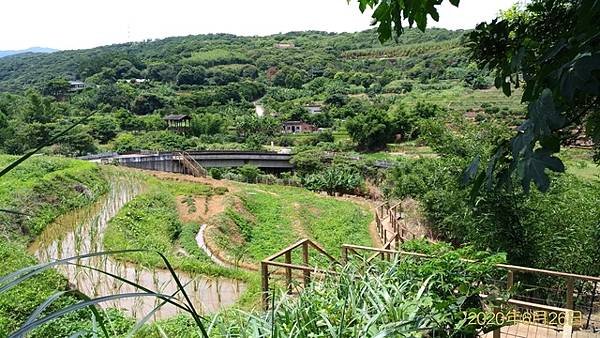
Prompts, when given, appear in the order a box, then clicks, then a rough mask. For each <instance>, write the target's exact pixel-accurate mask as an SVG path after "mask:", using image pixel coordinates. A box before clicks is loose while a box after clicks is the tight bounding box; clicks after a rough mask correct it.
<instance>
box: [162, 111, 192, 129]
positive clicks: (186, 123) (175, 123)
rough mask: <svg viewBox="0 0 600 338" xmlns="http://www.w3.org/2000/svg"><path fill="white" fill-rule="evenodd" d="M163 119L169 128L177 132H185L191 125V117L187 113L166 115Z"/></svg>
mask: <svg viewBox="0 0 600 338" xmlns="http://www.w3.org/2000/svg"><path fill="white" fill-rule="evenodd" d="M163 120H165V121H166V122H167V128H168V129H169V130H172V131H175V132H178V133H185V132H186V131H188V130H189V129H190V127H191V126H192V118H191V117H190V116H189V115H167V116H165V117H163Z"/></svg>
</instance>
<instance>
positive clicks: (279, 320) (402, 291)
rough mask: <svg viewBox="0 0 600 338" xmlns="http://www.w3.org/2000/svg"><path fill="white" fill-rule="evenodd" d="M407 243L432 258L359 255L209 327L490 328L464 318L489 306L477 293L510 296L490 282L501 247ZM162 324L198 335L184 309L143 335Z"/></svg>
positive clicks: (307, 331)
mask: <svg viewBox="0 0 600 338" xmlns="http://www.w3.org/2000/svg"><path fill="white" fill-rule="evenodd" d="M406 249H409V250H420V251H424V252H426V253H428V254H431V255H433V256H434V257H435V258H433V259H431V260H427V261H423V260H420V259H415V258H410V257H403V258H399V259H395V260H393V261H392V262H387V261H381V262H375V264H374V265H371V266H369V267H365V266H364V265H363V264H364V263H363V262H362V260H361V259H357V262H355V263H351V264H348V265H347V266H345V267H343V268H342V269H341V274H339V275H327V276H324V277H323V278H321V279H318V280H317V281H316V282H315V283H313V284H311V286H310V287H309V288H308V289H305V290H302V291H300V293H299V295H298V296H287V295H285V294H281V293H278V292H276V294H277V297H276V298H277V299H276V300H274V301H273V304H272V306H273V307H272V309H271V310H269V311H267V312H263V313H246V312H243V311H236V310H231V311H228V312H225V313H223V314H220V315H217V316H215V317H214V318H212V320H211V322H210V325H207V331H208V333H209V334H210V335H213V336H218V337H273V338H275V337H286V338H287V337H402V336H410V337H427V336H431V335H432V334H435V336H437V337H447V336H460V335H463V336H473V335H474V334H475V333H477V332H480V331H482V330H483V331H489V330H491V329H493V327H480V326H468V325H466V319H465V318H466V317H465V312H469V311H474V312H480V311H484V310H489V309H488V308H487V307H486V305H489V304H485V302H484V301H483V300H482V299H481V298H480V297H479V295H480V294H488V295H494V296H506V295H504V294H502V292H499V291H498V290H496V289H495V287H494V286H492V285H490V284H489V283H488V284H485V282H489V281H490V280H495V279H497V278H498V277H499V276H498V274H497V270H495V269H494V264H497V263H501V262H503V261H504V257H503V256H502V255H489V254H485V253H481V252H475V251H473V250H472V249H471V248H463V249H460V250H457V251H454V250H452V249H450V248H449V246H448V245H444V244H442V245H437V246H429V245H427V244H425V243H420V242H417V243H411V244H409V245H408V246H407V247H406ZM460 258H471V259H476V260H477V263H469V262H465V261H462V260H460ZM457 290H458V292H456V291H457ZM159 332H163V333H165V334H166V335H168V336H177V337H198V336H199V335H198V334H197V333H196V332H194V329H193V323H192V322H191V321H190V320H189V319H187V318H185V317H178V318H174V319H171V320H168V321H165V322H159V323H156V324H153V325H150V326H148V327H146V328H145V329H143V330H142V331H140V332H139V336H149V337H158V336H160V334H161V333H159Z"/></svg>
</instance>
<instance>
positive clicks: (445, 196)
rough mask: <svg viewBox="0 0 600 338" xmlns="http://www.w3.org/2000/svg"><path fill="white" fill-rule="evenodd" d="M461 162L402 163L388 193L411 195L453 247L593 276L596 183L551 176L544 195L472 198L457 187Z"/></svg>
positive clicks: (598, 225) (508, 192) (599, 236)
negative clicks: (467, 247) (470, 247)
mask: <svg viewBox="0 0 600 338" xmlns="http://www.w3.org/2000/svg"><path fill="white" fill-rule="evenodd" d="M465 163H466V162H465V159H461V158H457V157H455V156H447V157H445V158H436V159H419V160H405V161H402V162H400V164H399V166H398V167H396V168H395V169H394V170H393V171H392V175H391V176H390V180H391V181H392V182H393V185H394V187H393V194H394V195H395V196H397V197H408V196H410V197H415V198H417V199H419V200H420V201H421V202H422V205H423V211H424V212H425V216H426V217H427V219H428V220H429V224H430V226H431V227H432V229H433V230H434V231H435V232H436V233H438V234H439V235H440V236H442V237H443V238H445V239H447V240H450V241H452V242H454V243H456V244H463V243H471V244H473V245H475V246H476V247H478V248H479V249H482V250H487V249H490V250H492V251H502V252H507V254H508V259H509V261H510V262H511V263H512V264H517V265H525V266H532V267H537V268H544V269H554V270H560V271H566V272H572V273H579V274H587V275H598V274H599V273H600V270H598V264H595V261H594V260H596V259H597V257H598V253H600V246H599V245H598V243H600V221H599V220H600V209H598V207H597V206H598V205H599V203H600V200H599V198H600V184H599V183H598V181H597V180H589V181H587V182H586V181H584V180H583V179H580V178H577V177H575V176H572V175H569V174H563V175H560V176H559V175H555V176H552V177H551V179H552V187H551V188H550V190H549V191H548V192H546V193H540V192H530V193H529V194H528V193H526V192H524V191H523V190H522V189H520V186H519V185H518V184H515V185H514V186H513V189H501V190H497V191H489V192H486V193H483V194H482V195H481V196H479V197H478V198H477V199H476V200H475V201H473V200H472V196H471V195H470V194H469V192H468V191H465V189H464V188H462V187H461V185H460V183H459V182H458V179H457V177H458V176H459V174H460V172H461V170H462V168H463V167H464V165H465Z"/></svg>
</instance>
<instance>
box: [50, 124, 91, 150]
mask: <svg viewBox="0 0 600 338" xmlns="http://www.w3.org/2000/svg"><path fill="white" fill-rule="evenodd" d="M58 145H59V148H58V153H59V154H62V155H67V156H82V155H87V154H90V153H93V152H95V151H96V145H95V144H94V138H93V137H92V136H91V135H90V133H89V131H88V130H87V129H86V128H83V127H77V128H75V129H74V130H73V131H72V132H70V133H68V134H67V135H65V136H63V137H61V138H60V140H59V141H58Z"/></svg>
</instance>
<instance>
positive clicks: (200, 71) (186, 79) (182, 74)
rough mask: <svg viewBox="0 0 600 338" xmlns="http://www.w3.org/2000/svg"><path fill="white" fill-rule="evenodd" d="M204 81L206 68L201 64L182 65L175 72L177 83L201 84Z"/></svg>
mask: <svg viewBox="0 0 600 338" xmlns="http://www.w3.org/2000/svg"><path fill="white" fill-rule="evenodd" d="M204 81H206V69H205V68H204V67H202V66H188V65H186V66H183V68H181V70H180V71H179V73H178V74H177V84H178V85H201V84H203V83H204Z"/></svg>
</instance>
